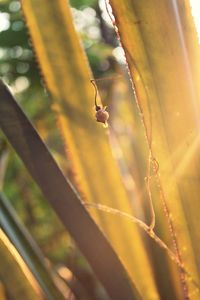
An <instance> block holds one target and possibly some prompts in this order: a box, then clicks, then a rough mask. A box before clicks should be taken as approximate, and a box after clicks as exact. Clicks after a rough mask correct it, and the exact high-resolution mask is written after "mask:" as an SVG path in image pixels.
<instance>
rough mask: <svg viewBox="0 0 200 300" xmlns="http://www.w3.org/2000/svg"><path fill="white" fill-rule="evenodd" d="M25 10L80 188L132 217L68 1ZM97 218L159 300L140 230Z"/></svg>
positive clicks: (31, 2) (33, 0)
mask: <svg viewBox="0 0 200 300" xmlns="http://www.w3.org/2000/svg"><path fill="white" fill-rule="evenodd" d="M22 7H23V10H24V13H25V16H26V21H27V25H28V27H29V30H30V33H31V37H32V41H33V44H34V47H35V50H36V53H37V57H38V59H39V62H40V66H41V69H42V72H43V75H44V77H45V81H46V84H47V87H48V89H49V91H50V93H51V95H52V97H53V99H54V108H55V110H56V111H57V115H58V123H59V126H60V128H61V130H62V135H63V137H64V140H65V142H66V145H67V150H68V149H69V152H70V158H71V160H72V165H73V169H74V170H75V172H76V179H77V182H78V184H79V187H80V190H81V191H83V195H85V197H86V200H87V201H89V202H96V203H102V204H106V205H109V206H112V207H115V208H118V209H119V210H122V211H126V212H128V213H131V214H132V209H131V206H130V203H129V200H128V198H127V195H126V192H125V190H124V187H123V186H122V182H121V178H120V175H119V171H118V168H117V165H116V162H114V160H113V157H112V153H111V150H110V147H109V144H108V139H107V134H109V131H106V130H104V129H103V128H102V126H101V125H100V124H98V123H96V122H95V119H94V117H93V110H92V108H93V97H94V95H93V87H92V86H91V84H90V79H91V74H90V71H89V68H88V66H87V61H86V58H85V55H84V54H83V50H82V48H81V46H80V43H79V41H78V38H77V35H76V33H75V30H74V27H73V23H72V19H71V14H70V11H69V7H68V6H66V1H61V0H59V1H56V2H51V4H49V1H44V0H43V1H37V0H28V1H22ZM95 217H96V219H97V220H98V223H99V224H100V225H101V226H102V228H103V229H104V231H105V232H106V234H107V235H108V236H109V239H110V241H111V242H112V245H113V246H114V248H115V249H116V251H117V253H118V254H119V255H120V258H121V259H122V261H123V262H124V264H125V266H126V269H127V270H128V272H129V274H131V277H132V278H133V279H134V281H135V282H136V285H137V287H138V288H139V291H141V292H142V294H143V295H144V297H146V299H148V298H149V299H158V296H157V292H156V288H155V284H154V279H153V274H152V272H151V269H150V264H149V262H148V260H147V254H146V253H145V249H144V246H143V244H142V242H141V238H140V237H139V234H138V232H137V229H136V228H135V226H134V225H132V224H128V223H127V221H126V220H125V221H124V220H121V219H120V220H119V218H116V217H115V218H114V217H111V216H106V215H105V217H104V215H103V214H102V213H101V214H99V216H98V215H97V213H96V214H95ZM134 253H135V254H134ZM138 257H140V260H138ZM141 262H142V263H141ZM144 270H145V271H144ZM144 272H145V276H144Z"/></svg>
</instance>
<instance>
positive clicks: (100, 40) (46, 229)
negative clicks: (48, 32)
mask: <svg viewBox="0 0 200 300" xmlns="http://www.w3.org/2000/svg"><path fill="white" fill-rule="evenodd" d="M71 6H72V14H73V17H74V22H75V26H76V28H77V31H78V32H79V34H80V37H81V40H82V43H83V46H84V48H85V50H86V53H87V56H88V59H89V62H90V65H91V68H92V71H93V74H94V77H101V76H102V75H105V74H108V75H109V74H112V73H113V71H114V70H115V66H116V61H115V58H114V56H113V52H112V51H113V47H114V46H117V43H118V42H117V41H116V37H115V35H114V33H113V29H112V28H111V27H110V26H109V25H108V23H107V22H106V21H105V20H104V18H103V12H102V9H101V8H100V5H99V4H98V1H96V0H72V1H71ZM0 76H1V78H3V80H4V81H5V82H6V83H8V84H9V86H10V87H11V89H12V92H13V93H14V94H16V97H17V100H18V101H19V102H20V104H21V105H22V107H23V108H24V110H25V112H26V113H27V114H28V116H29V117H30V118H31V120H32V121H33V123H34V125H35V126H36V128H37V129H38V131H39V133H40V134H41V135H42V137H43V139H44V140H45V142H46V143H47V145H48V146H49V147H50V149H51V151H52V153H53V154H54V156H55V158H56V160H57V161H58V163H59V164H60V165H61V167H62V169H63V171H64V173H65V174H67V173H68V168H67V162H66V158H65V155H64V152H65V150H64V145H63V142H62V140H61V137H60V134H59V132H58V129H57V127H56V126H55V116H54V114H53V112H52V110H51V99H50V98H49V97H48V93H47V91H46V90H45V85H44V83H43V79H42V76H41V74H40V71H39V68H38V64H37V61H36V58H35V55H34V51H33V49H32V47H31V41H30V38H29V34H28V31H27V28H26V26H25V22H24V18H23V14H22V11H21V5H20V1H17V0H13V1H11V0H10V1H9V0H7V1H0ZM100 85H101V84H100ZM102 86H103V85H102ZM92 105H93V102H92V104H91V106H92ZM0 141H1V143H0V160H1V148H2V147H3V146H2V145H4V144H5V143H4V141H5V138H4V137H3V136H2V134H1V133H0ZM2 149H3V148H2ZM2 151H3V150H2ZM6 151H7V152H8V153H9V158H8V163H7V166H6V171H5V178H4V182H3V191H4V193H5V194H6V196H7V197H8V199H10V201H11V203H12V205H13V207H14V208H15V210H16V212H17V214H18V216H19V217H20V219H21V220H22V221H23V223H24V224H25V225H26V227H27V228H28V230H29V231H30V233H31V234H32V236H33V237H34V238H35V239H36V241H37V242H38V244H39V246H40V247H41V248H42V250H43V253H44V254H45V255H46V256H47V257H48V258H49V259H50V260H51V261H52V262H53V263H61V264H65V263H66V262H67V261H68V260H69V256H70V260H71V257H72V256H73V255H72V253H73V252H74V251H75V253H76V254H75V256H73V257H74V259H75V261H76V263H77V264H78V265H80V266H81V265H82V264H83V265H85V262H84V260H83V259H82V258H81V256H80V255H79V254H78V255H77V250H74V249H75V248H74V245H73V243H72V241H71V240H70V238H69V236H68V235H67V233H66V231H65V230H64V228H63V226H62V225H61V223H60V221H59V220H58V219H57V216H56V215H55V213H54V212H53V210H52V209H51V207H49V205H48V203H47V202H46V201H45V200H44V199H43V196H42V195H41V193H40V191H39V190H38V188H37V187H36V185H35V184H34V182H33V181H32V179H31V177H30V176H29V174H28V172H27V171H26V169H25V168H24V166H23V164H22V162H21V161H20V160H19V159H18V157H17V156H16V154H15V153H14V151H13V150H12V149H11V147H10V146H9V145H7V143H6ZM66 245H68V246H67V247H66ZM75 257H76V258H75Z"/></svg>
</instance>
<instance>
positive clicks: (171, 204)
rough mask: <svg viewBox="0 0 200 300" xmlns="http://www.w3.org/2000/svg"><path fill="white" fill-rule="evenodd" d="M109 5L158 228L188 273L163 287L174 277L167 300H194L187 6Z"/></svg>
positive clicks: (194, 162) (194, 42)
mask: <svg viewBox="0 0 200 300" xmlns="http://www.w3.org/2000/svg"><path fill="white" fill-rule="evenodd" d="M110 3H111V6H112V8H113V14H114V16H115V21H116V25H117V28H118V30H119V35H120V38H121V42H122V46H123V48H124V50H125V53H126V58H127V62H128V65H129V69H130V73H131V77H132V80H133V83H134V86H135V92H136V96H137V101H138V105H139V109H140V114H141V119H142V121H143V125H144V127H145V129H144V131H145V134H146V137H147V139H148V144H149V148H150V154H151V156H152V161H153V163H152V164H154V163H155V162H156V164H157V166H158V167H159V170H157V172H156V174H155V175H154V176H153V177H154V179H155V180H153V184H152V185H153V188H152V193H153V201H154V205H155V211H156V224H157V227H156V229H157V230H158V231H160V232H161V233H162V236H163V239H165V241H166V242H167V244H168V245H169V246H170V248H171V249H172V250H173V251H174V253H175V254H176V256H177V257H178V259H179V261H182V262H183V265H184V268H185V269H186V270H188V271H189V273H190V275H191V276H188V275H187V274H185V272H184V271H183V270H180V269H179V268H176V269H175V270H173V271H172V269H171V271H170V273H171V275H169V274H168V275H167V276H166V282H168V281H169V279H168V278H169V276H170V277H171V278H173V276H174V280H173V284H172V285H173V286H174V287H173V289H174V291H175V295H176V296H175V295H174V296H173V297H174V298H173V299H182V298H183V297H185V298H184V299H199V288H198V287H197V286H195V284H194V282H192V280H195V281H196V282H197V283H198V282H199V272H200V269H199V266H200V262H199V259H200V256H199V252H200V248H199V245H200V243H199V238H200V236H199V209H200V204H199V203H200V202H199V194H200V185H199V178H200V168H199V159H200V157H199V153H200V151H199V148H200V139H199V131H200V118H199V117H200V116H199V99H200V85H199V80H200V60H199V54H200V52H199V45H198V38H197V34H196V30H195V27H194V22H193V18H192V15H191V9H190V4H189V1H187V0H184V1H178V0H166V1H159V0H158V1H151V0H150V1H145V0H142V1H141V0H136V1H131V0H125V1H117V0H111V1H110ZM144 142H145V141H143V143H144ZM141 147H143V145H142V144H141ZM146 159H148V157H147V158H146ZM154 166H155V164H154ZM154 171H155V170H154ZM156 186H157V188H156ZM163 211H164V214H163ZM161 216H162V217H161ZM157 267H158V266H157ZM191 277H192V279H191ZM175 278H176V279H175ZM178 282H179V283H180V284H178ZM164 289H166V291H165V295H166V294H167V288H166V286H165V287H164ZM163 291H164V290H163ZM168 291H169V289H168ZM161 293H162V291H161Z"/></svg>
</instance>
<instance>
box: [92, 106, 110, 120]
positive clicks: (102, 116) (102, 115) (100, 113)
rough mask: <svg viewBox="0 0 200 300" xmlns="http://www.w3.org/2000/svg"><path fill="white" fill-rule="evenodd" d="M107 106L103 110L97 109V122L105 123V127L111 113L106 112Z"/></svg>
mask: <svg viewBox="0 0 200 300" xmlns="http://www.w3.org/2000/svg"><path fill="white" fill-rule="evenodd" d="M106 108H107V107H106V106H105V107H103V108H101V107H99V106H98V107H97V108H96V115H95V116H96V120H97V122H101V123H104V124H105V125H107V121H108V119H109V113H108V112H107V111H106Z"/></svg>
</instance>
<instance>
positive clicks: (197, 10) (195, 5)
mask: <svg viewBox="0 0 200 300" xmlns="http://www.w3.org/2000/svg"><path fill="white" fill-rule="evenodd" d="M190 4H191V7H192V15H193V17H194V22H195V25H196V29H197V34H198V39H199V43H200V1H199V0H190Z"/></svg>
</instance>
